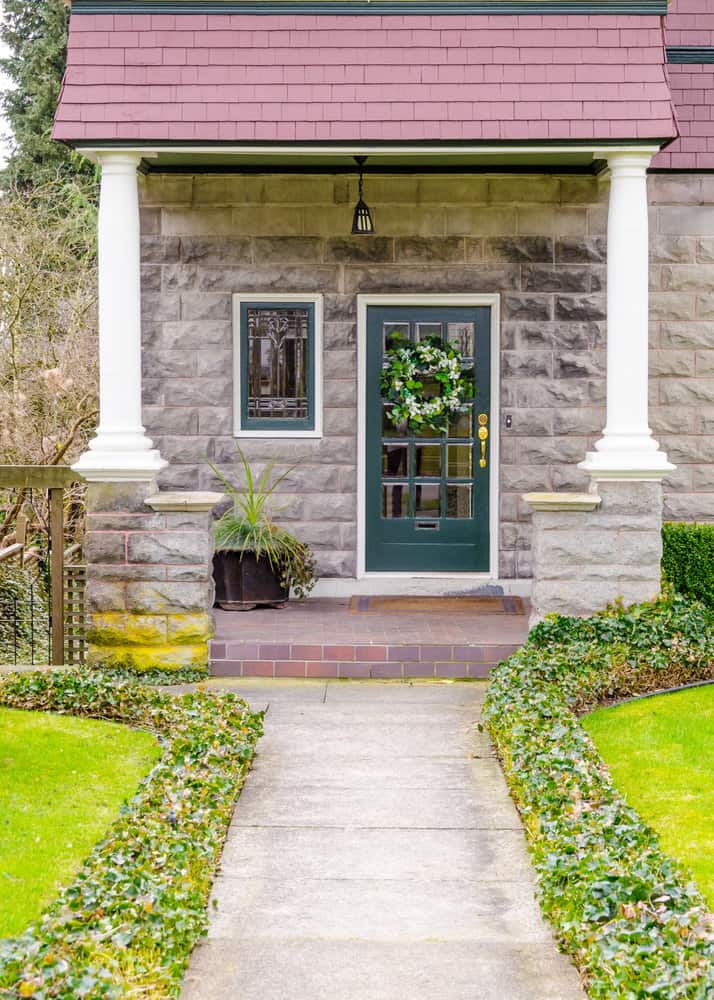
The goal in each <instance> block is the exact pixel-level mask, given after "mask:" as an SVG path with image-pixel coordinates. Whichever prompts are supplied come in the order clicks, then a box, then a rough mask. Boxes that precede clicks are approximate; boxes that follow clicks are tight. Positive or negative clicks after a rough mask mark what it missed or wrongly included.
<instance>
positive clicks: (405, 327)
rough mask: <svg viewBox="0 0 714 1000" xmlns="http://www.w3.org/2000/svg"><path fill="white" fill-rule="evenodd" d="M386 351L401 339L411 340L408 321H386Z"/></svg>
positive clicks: (384, 331)
mask: <svg viewBox="0 0 714 1000" xmlns="http://www.w3.org/2000/svg"><path fill="white" fill-rule="evenodd" d="M382 338H383V344H384V351H385V353H386V352H387V351H390V350H391V349H392V348H393V347H395V346H396V345H397V344H398V343H399V341H400V340H409V324H408V323H385V324H384V327H383V333H382Z"/></svg>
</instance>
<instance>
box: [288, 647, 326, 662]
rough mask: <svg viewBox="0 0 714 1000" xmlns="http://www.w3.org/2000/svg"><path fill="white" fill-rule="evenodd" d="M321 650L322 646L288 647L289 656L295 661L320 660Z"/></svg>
mask: <svg viewBox="0 0 714 1000" xmlns="http://www.w3.org/2000/svg"><path fill="white" fill-rule="evenodd" d="M322 650H323V647H322V646H299V645H296V644H294V645H292V646H291V647H290V655H291V657H292V658H293V659H295V660H321V659H322Z"/></svg>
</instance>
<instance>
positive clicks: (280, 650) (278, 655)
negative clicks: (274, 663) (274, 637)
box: [260, 643, 290, 660]
mask: <svg viewBox="0 0 714 1000" xmlns="http://www.w3.org/2000/svg"><path fill="white" fill-rule="evenodd" d="M260 659H261V660H289V659H290V646H288V645H273V644H271V643H267V644H266V645H261V647H260Z"/></svg>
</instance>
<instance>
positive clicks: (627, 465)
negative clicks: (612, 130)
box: [580, 150, 674, 480]
mask: <svg viewBox="0 0 714 1000" xmlns="http://www.w3.org/2000/svg"><path fill="white" fill-rule="evenodd" d="M607 161H608V167H609V171H610V202H609V207H608V223H607V420H606V424H605V428H604V430H603V435H602V437H601V438H600V440H599V441H597V442H596V444H595V451H592V452H589V453H588V455H587V457H586V459H585V461H584V462H581V463H580V468H581V469H585V471H587V472H589V473H590V475H591V476H592V478H593V479H594V480H603V479H616V480H618V479H619V480H638V479H647V480H661V479H662V478H663V477H664V476H666V475H667V473H669V472H671V471H672V470H673V469H674V466H673V465H672V464H671V463H670V462H668V461H667V456H666V455H665V453H664V452H663V451H661V450H660V448H659V445H658V443H657V442H656V441H655V440H654V438H653V437H652V431H651V430H650V428H649V426H648V351H649V337H648V323H649V242H648V209H647V168H648V167H649V164H650V161H651V154H650V152H649V151H637V150H631V151H627V152H616V153H610V154H609V155H608V156H607Z"/></svg>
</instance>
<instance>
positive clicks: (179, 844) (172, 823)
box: [0, 671, 262, 1000]
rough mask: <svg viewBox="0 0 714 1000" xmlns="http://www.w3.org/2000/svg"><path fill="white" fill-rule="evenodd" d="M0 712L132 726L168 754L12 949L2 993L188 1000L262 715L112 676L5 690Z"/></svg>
mask: <svg viewBox="0 0 714 1000" xmlns="http://www.w3.org/2000/svg"><path fill="white" fill-rule="evenodd" d="M0 705H3V706H6V707H10V708H20V709H26V710H33V711H50V712H55V713H61V714H66V715H72V716H77V717H85V718H94V719H104V720H108V721H115V722H123V723H126V724H128V725H130V726H133V727H135V728H137V729H141V730H144V731H146V732H147V733H150V734H153V735H154V736H155V737H156V739H157V740H158V742H159V744H160V746H161V756H160V757H159V759H158V760H157V761H156V763H155V765H154V767H153V768H152V769H151V771H150V772H149V774H148V775H147V776H146V778H145V779H144V780H143V781H142V782H141V784H140V786H139V789H138V792H137V794H136V795H135V796H134V798H133V799H131V801H130V802H129V803H128V804H127V805H126V806H125V807H123V808H122V810H121V812H120V815H119V818H118V819H117V820H116V822H115V823H114V824H113V826H112V827H111V828H110V830H109V832H108V834H107V835H106V836H105V838H104V839H103V840H102V841H100V843H99V844H97V846H96V847H95V848H94V850H93V851H92V852H91V854H90V855H89V857H88V858H87V859H86V861H85V862H84V864H83V865H82V867H81V869H80V871H79V873H78V874H77V876H76V878H75V879H74V881H73V882H72V883H71V884H70V885H69V886H68V887H67V888H66V889H64V890H63V891H62V892H61V894H60V896H59V898H58V899H57V900H56V901H55V902H54V903H53V904H51V905H50V906H49V907H48V909H47V910H46V911H45V912H44V914H43V915H42V916H41V917H40V919H39V920H37V921H36V922H35V923H34V924H32V925H31V926H30V927H29V929H28V930H27V931H25V933H23V934H22V935H20V936H18V937H16V938H10V939H7V940H4V941H0V997H2V998H3V1000H9V998H12V1000H15V998H20V997H32V998H35V1000H50V998H52V1000H54V998H60V1000H81V998H91V1000H107V998H108V1000H113V998H118V997H128V996H131V997H136V998H142V1000H159V998H164V997H176V996H178V993H179V988H180V982H181V978H182V976H183V972H184V969H185V967H186V963H187V961H188V956H189V954H190V952H191V949H192V948H193V946H194V944H195V943H196V941H197V940H198V939H199V938H200V937H201V936H202V935H203V934H204V933H205V931H206V928H207V925H208V916H207V912H206V904H207V900H208V894H209V890H210V886H211V882H212V880H213V875H214V873H215V870H216V866H217V864H218V859H219V855H220V851H221V848H222V845H223V840H224V838H225V833H226V830H227V828H228V823H229V822H230V818H231V814H232V811H233V807H234V805H235V801H236V797H237V795H238V793H239V790H240V787H241V785H242V783H243V780H244V777H245V775H246V773H247V771H248V769H249V767H250V762H251V759H252V757H253V753H254V750H255V744H256V741H257V739H258V737H259V736H260V735H261V732H262V713H253V712H251V711H250V710H249V708H248V706H247V705H246V704H245V702H243V701H242V700H241V699H240V698H238V697H237V696H236V695H234V694H231V693H215V694H214V693H212V694H207V693H205V692H201V691H198V692H194V693H191V694H184V695H180V696H174V695H168V694H163V693H161V692H159V691H157V690H156V689H153V688H149V687H146V686H142V685H138V684H134V683H132V682H123V681H116V680H114V681H111V680H108V679H107V678H105V677H103V676H102V675H101V674H99V673H92V672H84V671H83V672H82V673H75V672H64V671H48V672H46V673H28V674H14V675H8V676H6V677H5V678H3V679H1V680H0Z"/></svg>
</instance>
